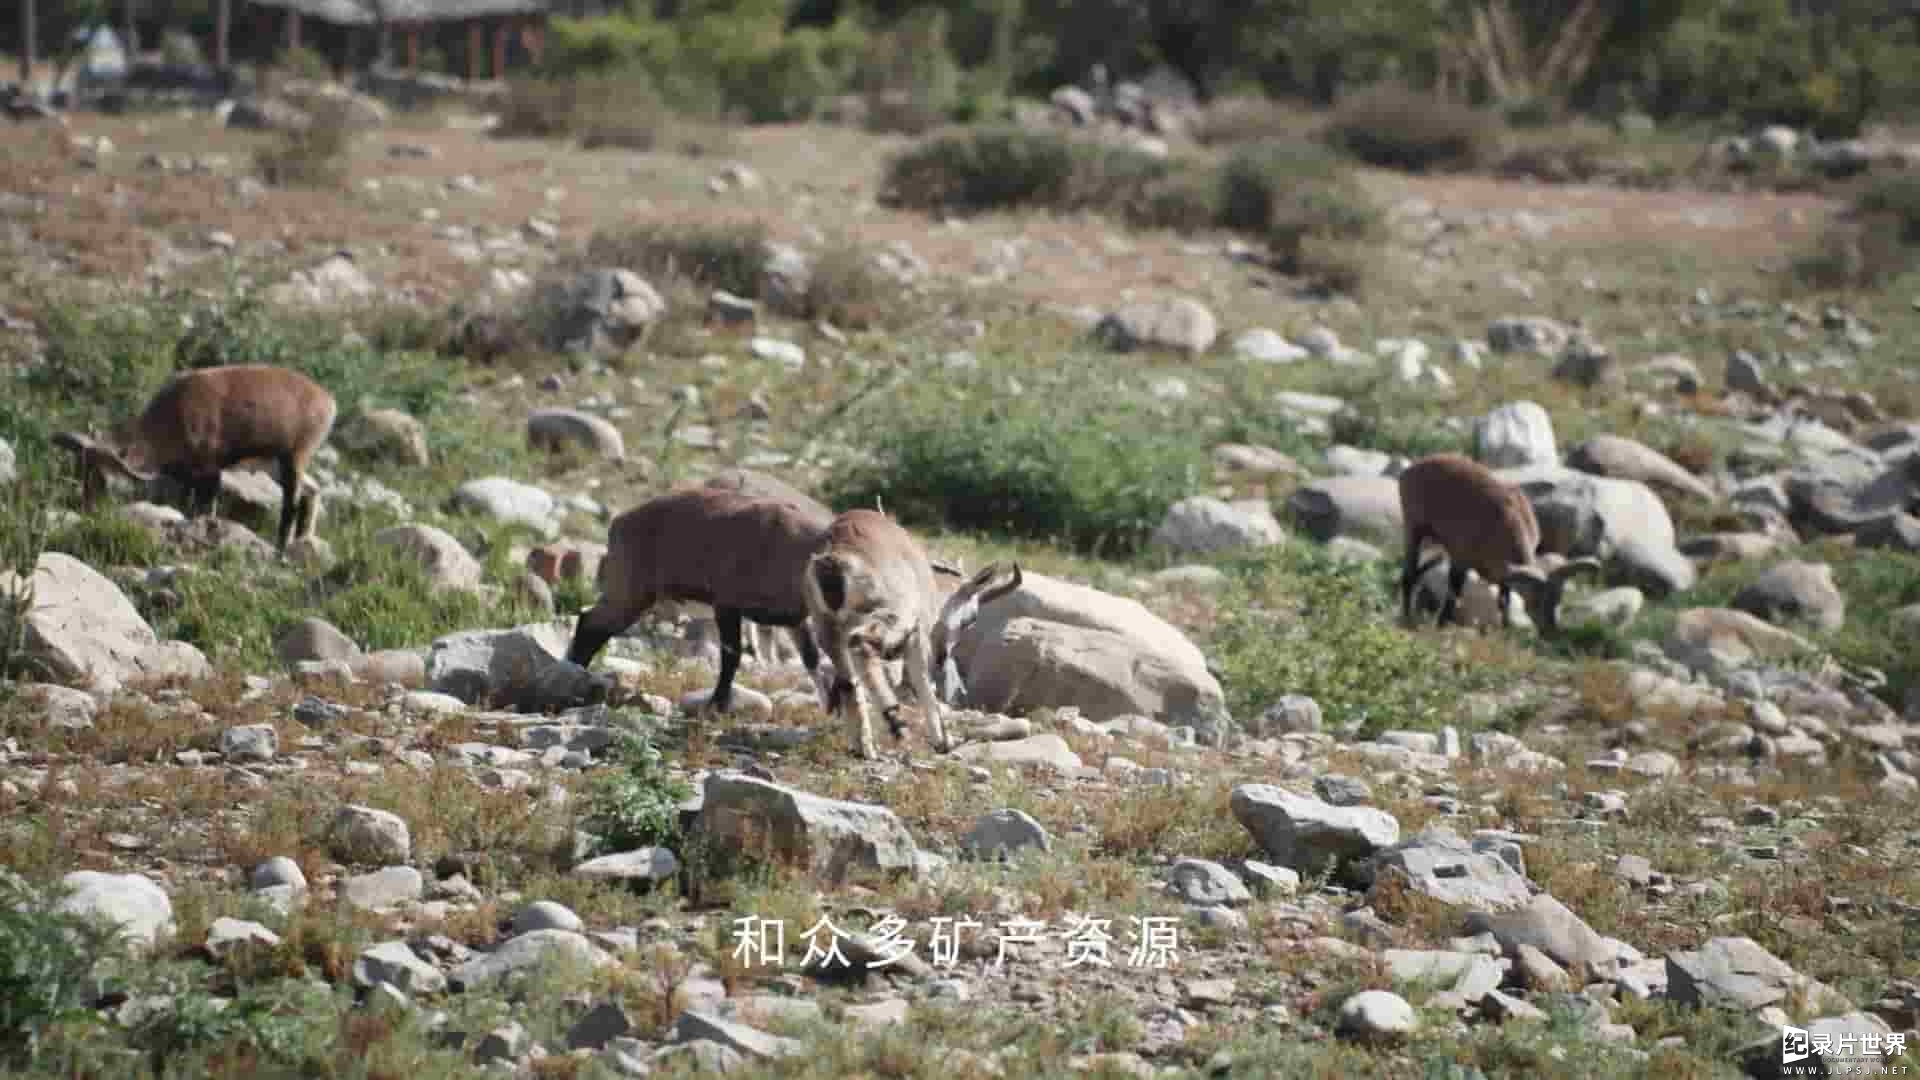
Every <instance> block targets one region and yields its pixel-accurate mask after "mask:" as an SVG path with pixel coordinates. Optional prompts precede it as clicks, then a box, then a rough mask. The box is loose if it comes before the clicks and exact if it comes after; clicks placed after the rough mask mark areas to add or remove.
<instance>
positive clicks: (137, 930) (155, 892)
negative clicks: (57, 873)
mask: <svg viewBox="0 0 1920 1080" xmlns="http://www.w3.org/2000/svg"><path fill="white" fill-rule="evenodd" d="M60 885H61V887H62V888H63V889H65V890H66V895H65V896H63V897H62V898H61V899H60V902H59V904H58V905H57V907H56V910H59V911H64V912H68V913H70V914H75V915H83V916H98V917H100V918H103V919H105V920H107V921H108V922H111V923H113V924H114V925H116V926H118V927H119V928H120V930H121V932H122V933H124V934H125V935H126V938H127V940H128V941H130V942H132V943H133V944H135V945H143V946H151V945H154V944H156V943H158V942H159V941H160V940H161V939H162V938H164V937H166V936H167V935H170V934H172V933H173V930H174V922H173V902H172V901H171V900H169V899H168V898H167V893H166V890H165V889H162V888H161V887H160V886H159V885H156V884H154V882H153V879H151V878H148V877H146V876H144V875H141V874H108V873H102V872H100V871H97V870H75V871H73V872H72V873H70V874H67V875H66V876H65V877H62V878H61V879H60Z"/></svg>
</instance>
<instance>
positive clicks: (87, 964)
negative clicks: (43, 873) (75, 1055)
mask: <svg viewBox="0 0 1920 1080" xmlns="http://www.w3.org/2000/svg"><path fill="white" fill-rule="evenodd" d="M56 899H57V897H56V896H55V895H54V894H53V893H52V892H50V891H48V890H45V889H39V888H35V887H33V886H30V885H28V884H27V883H26V882H24V881H22V880H21V879H19V878H16V877H14V876H13V875H12V874H10V873H7V872H5V871H0V1063H6V1062H9V1061H12V1062H20V1063H24V1062H26V1061H29V1060H31V1059H32V1058H33V1056H34V1054H35V1052H36V1050H37V1049H38V1047H39V1044H40V1040H41V1038H42V1036H43V1035H44V1034H45V1032H46V1031H47V1029H48V1028H49V1027H51V1026H52V1025H55V1024H58V1023H60V1022H62V1021H63V1020H69V1019H74V1018H76V1017H79V1016H83V1015H86V1014H87V1012H88V1010H87V1006H88V1005H89V1004H90V1003H91V1002H92V1001H93V999H94V998H95V997H97V996H98V992H99V989H100V981H99V979H98V978H96V976H95V974H94V972H95V968H96V964H97V963H98V962H100V961H101V960H103V959H106V958H108V957H110V956H113V955H116V954H117V953H118V952H119V950H120V948H121V943H120V938H119V932H118V930H117V929H114V928H112V927H110V926H103V925H102V924H100V923H96V922H94V921H93V920H90V919H85V918H82V917H80V916H78V915H72V914H67V913H63V912H61V911H58V910H56V908H55V906H54V905H55V902H56Z"/></svg>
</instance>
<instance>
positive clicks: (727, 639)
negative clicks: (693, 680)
mask: <svg viewBox="0 0 1920 1080" xmlns="http://www.w3.org/2000/svg"><path fill="white" fill-rule="evenodd" d="M713 621H714V623H715V624H716V625H718V626H719V627H720V681H719V682H718V683H716V684H714V687H713V697H712V698H711V699H709V700H710V703H711V704H712V705H713V707H714V709H716V710H718V711H719V712H726V711H727V709H728V707H729V706H731V705H732V704H733V676H734V673H735V672H737V671H739V670H740V611H739V609H738V608H725V607H716V608H714V609H713Z"/></svg>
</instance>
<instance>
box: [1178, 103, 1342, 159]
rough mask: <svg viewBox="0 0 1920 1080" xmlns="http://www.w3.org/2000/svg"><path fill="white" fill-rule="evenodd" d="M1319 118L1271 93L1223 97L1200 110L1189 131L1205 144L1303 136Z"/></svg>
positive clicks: (1225, 145)
mask: <svg viewBox="0 0 1920 1080" xmlns="http://www.w3.org/2000/svg"><path fill="white" fill-rule="evenodd" d="M1315 123H1316V121H1315V120H1314V119H1313V118H1312V114H1310V113H1308V112H1306V111H1305V110H1302V109H1298V108H1295V107H1292V106H1289V105H1285V104H1282V103H1281V102H1278V101H1275V100H1273V99H1272V98H1268V97H1253V96H1246V95H1236V96H1232V97H1223V98H1220V99H1219V100H1217V101H1214V102H1213V103H1212V104H1210V105H1208V106H1207V107H1206V108H1205V109H1202V110H1200V111H1199V112H1198V113H1196V114H1195V115H1194V117H1193V120H1192V121H1191V123H1189V125H1188V129H1187V130H1188V133H1189V134H1191V135H1192V136H1193V138H1194V141H1196V142H1198V143H1199V144H1200V145H1202V146H1220V147H1230V146H1237V145H1239V144H1241V143H1249V142H1260V141H1265V140H1270V139H1302V138H1305V137H1306V136H1307V134H1308V133H1309V132H1310V131H1311V130H1312V128H1313V127H1314V125H1315Z"/></svg>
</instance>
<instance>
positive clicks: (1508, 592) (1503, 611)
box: [1500, 581, 1513, 629]
mask: <svg viewBox="0 0 1920 1080" xmlns="http://www.w3.org/2000/svg"><path fill="white" fill-rule="evenodd" d="M1512 597H1513V588H1512V586H1510V585H1508V584H1507V583H1506V582H1504V581H1503V582H1501V583H1500V627H1501V629H1506V628H1507V627H1510V626H1512V625H1513V616H1512V615H1511V614H1509V611H1510V609H1509V608H1508V606H1507V602H1508V601H1509V600H1510V599H1512Z"/></svg>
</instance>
